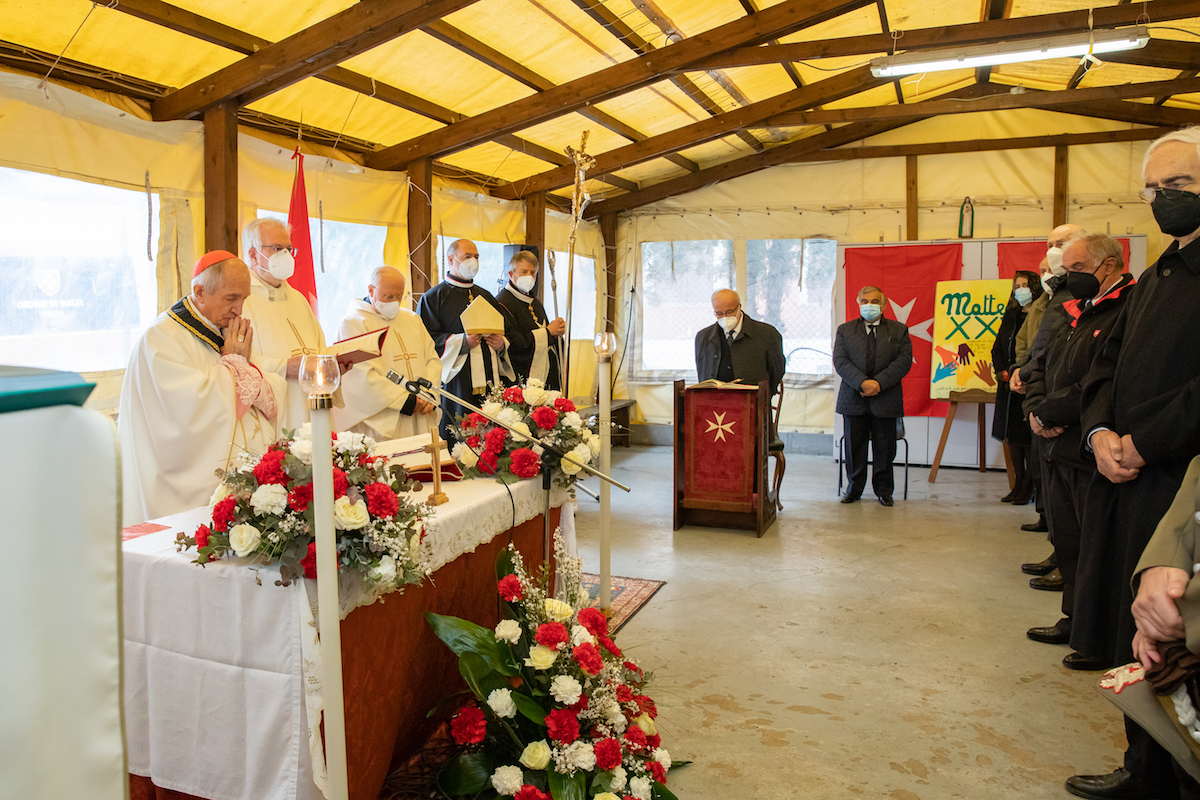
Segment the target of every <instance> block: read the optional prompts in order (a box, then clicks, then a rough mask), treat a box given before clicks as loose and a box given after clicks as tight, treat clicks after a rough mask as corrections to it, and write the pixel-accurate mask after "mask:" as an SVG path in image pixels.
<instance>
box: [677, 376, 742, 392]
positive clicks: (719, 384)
mask: <svg viewBox="0 0 1200 800" xmlns="http://www.w3.org/2000/svg"><path fill="white" fill-rule="evenodd" d="M741 380H742V379H741V378H734V379H733V380H732V381H719V380H717V379H716V378H709V379H708V380H706V381H701V382H700V383H693V384H692V385H691V386H689V387H687V388H689V389H741V390H742V391H751V392H757V391H758V384H755V383H742V382H741Z"/></svg>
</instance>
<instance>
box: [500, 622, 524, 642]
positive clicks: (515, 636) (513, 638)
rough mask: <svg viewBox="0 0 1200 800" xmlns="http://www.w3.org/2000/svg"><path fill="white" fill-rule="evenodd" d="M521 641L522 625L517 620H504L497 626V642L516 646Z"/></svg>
mask: <svg viewBox="0 0 1200 800" xmlns="http://www.w3.org/2000/svg"><path fill="white" fill-rule="evenodd" d="M520 640H521V623H519V622H517V621H516V620H515V619H502V620H500V624H499V625H497V626H496V641H499V642H508V643H509V644H516V643H517V642H519V641H520Z"/></svg>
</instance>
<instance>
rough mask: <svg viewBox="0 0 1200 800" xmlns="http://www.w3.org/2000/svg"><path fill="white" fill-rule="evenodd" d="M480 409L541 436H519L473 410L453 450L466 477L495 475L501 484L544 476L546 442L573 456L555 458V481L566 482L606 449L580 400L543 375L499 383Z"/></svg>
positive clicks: (463, 421)
mask: <svg viewBox="0 0 1200 800" xmlns="http://www.w3.org/2000/svg"><path fill="white" fill-rule="evenodd" d="M480 408H481V409H482V410H483V412H484V414H487V415H488V416H490V417H494V418H496V419H498V420H500V421H501V422H503V423H505V424H507V425H509V426H511V427H513V428H516V429H517V430H519V431H521V433H524V434H526V435H528V436H531V437H532V438H533V439H534V440H536V441H535V442H530V441H529V440H528V439H524V438H522V437H520V436H514V435H513V434H511V433H509V432H508V431H507V430H505V429H504V428H502V427H500V426H499V425H496V424H495V423H493V422H491V421H489V420H488V419H487V417H485V416H484V415H483V414H479V413H477V412H471V413H470V414H467V415H466V416H465V417H463V418H462V419H460V421H459V424H458V425H457V426H456V427H455V428H454V432H455V435H456V436H457V438H458V444H456V445H454V449H453V450H451V451H450V454H451V455H452V456H453V457H454V460H455V461H457V462H458V464H459V466H461V467H462V470H463V475H464V476H465V477H468V478H474V477H478V476H481V475H494V476H495V478H496V480H498V481H500V482H501V483H513V482H515V481H518V480H521V479H523V478H532V477H534V476H535V475H540V474H541V472H542V469H543V467H542V447H541V444H546V445H548V446H550V447H553V448H555V449H556V450H558V451H559V452H561V453H566V454H568V455H569V456H570V458H571V459H572V460H573V461H572V460H568V459H565V458H559V457H557V456H556V457H555V459H554V460H555V464H554V466H553V470H554V480H555V483H557V484H558V485H559V486H564V487H566V486H570V485H571V484H573V483H574V482H575V481H576V480H577V478H578V475H579V472H580V470H581V469H582V467H581V466H580V464H590V463H591V462H592V460H593V459H594V458H595V457H596V456H598V455H599V454H600V437H599V436H597V435H596V434H595V433H593V432H592V431H590V430H588V428H587V426H586V425H585V424H584V422H583V418H582V417H580V416H579V412H578V411H577V410H576V408H575V404H574V403H573V402H571V401H570V400H569V399H568V398H566V397H563V396H562V394H561V393H559V392H557V391H553V390H550V389H547V388H546V386H545V384H543V383H542V382H541V381H539V380H536V379H530V380H529V381H528V382H527V383H526V384H525V385H524V386H509V387H508V388H503V387H493V388H492V389H491V391H490V392H488V395H487V399H486V400H485V401H484V403H483V405H481V406H480ZM576 462H577V463H576Z"/></svg>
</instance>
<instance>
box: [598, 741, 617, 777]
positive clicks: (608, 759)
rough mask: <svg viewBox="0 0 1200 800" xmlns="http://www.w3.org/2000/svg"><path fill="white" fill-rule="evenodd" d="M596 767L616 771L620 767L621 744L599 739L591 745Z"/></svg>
mask: <svg viewBox="0 0 1200 800" xmlns="http://www.w3.org/2000/svg"><path fill="white" fill-rule="evenodd" d="M592 749H593V750H595V752H596V766H597V767H599V768H600V769H603V770H607V769H616V768H617V767H619V766H621V743H620V742H618V741H617V740H616V739H601V740H600V741H598V742H596V744H595V745H593V748H592Z"/></svg>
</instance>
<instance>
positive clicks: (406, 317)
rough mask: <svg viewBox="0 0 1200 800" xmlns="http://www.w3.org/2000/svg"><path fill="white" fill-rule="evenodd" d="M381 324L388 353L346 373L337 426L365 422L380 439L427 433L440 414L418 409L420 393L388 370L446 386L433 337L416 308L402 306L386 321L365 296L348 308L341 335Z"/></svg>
mask: <svg viewBox="0 0 1200 800" xmlns="http://www.w3.org/2000/svg"><path fill="white" fill-rule="evenodd" d="M380 328H388V334H387V338H386V339H384V342H383V355H381V356H380V357H379V358H373V359H371V360H370V361H363V362H361V363H358V364H355V365H354V369H352V370H350V371H349V372H347V373H346V374H345V375H343V376H342V401H343V402H344V403H345V407H344V408H335V409H334V411H333V421H334V424H335V425H336V426H337V429H338V430H353V429H355V426H359V425H365V426H366V427H367V428H368V429H369V430H358V431H357V432H359V433H366V434H368V435H370V436H372V437H374V438H375V439H378V440H379V441H384V440H387V439H403V438H405V437H408V436H416V435H418V434H427V433H429V432H430V431H431V430H432V429H433V425H434V424H435V423H436V422H437V419H438V415H437V413H433V414H413V413H412V408H413V407H414V406H415V398H413V396H412V395H411V394H409V392H408V391H407V390H406V389H405V388H404V387H403V386H398V385H396V384H394V383H392V382H391V381H390V380H388V379H387V373H388V371H389V370H395V372H396V373H397V374H399V375H401V376H403V377H404V379H405V380H406V381H411V380H416V379H417V378H426V379H428V380H429V381H430V382H431V383H433V385H434V386H441V384H442V381H441V378H442V362H441V359H440V358H439V357H438V354H437V350H436V349H435V348H434V345H433V339H432V337H430V335H429V331H427V330H425V325H424V323H422V322H421V318H420V317H418V316H417V315H416V314H414V313H413V312H411V311H406V310H405V309H400V311H399V312H398V313H397V314H396V316H395V318H394V319H391V320H386V319H384V318H383V317H381V316H380V315H379V313H378V312H377V311H376V310H375V307H374V306H373V305H371V304H370V303H369V302H367V301H365V300H353V301H351V303H350V309H349V312H348V313H347V314H346V317H345V318H344V319H343V320H342V322H341V324H340V325H339V326H338V339H339V340H340V339H347V338H349V337H351V336H359V335H361V334H364V333H368V332H370V331H376V330H379V329H380ZM426 399H428V398H426ZM406 410H407V413H406Z"/></svg>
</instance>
